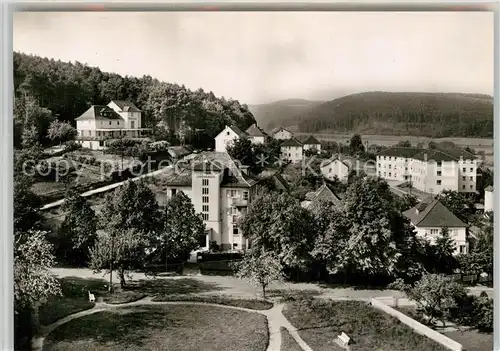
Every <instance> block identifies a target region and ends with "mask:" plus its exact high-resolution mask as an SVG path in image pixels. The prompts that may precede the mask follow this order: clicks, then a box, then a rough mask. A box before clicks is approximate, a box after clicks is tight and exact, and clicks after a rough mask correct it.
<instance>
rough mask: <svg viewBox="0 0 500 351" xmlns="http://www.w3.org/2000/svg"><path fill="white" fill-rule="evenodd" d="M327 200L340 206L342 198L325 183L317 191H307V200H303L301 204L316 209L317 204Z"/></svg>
mask: <svg viewBox="0 0 500 351" xmlns="http://www.w3.org/2000/svg"><path fill="white" fill-rule="evenodd" d="M325 202H331V203H333V204H334V205H337V206H339V205H340V204H341V203H342V200H341V199H340V197H338V196H337V195H336V194H335V193H334V192H333V191H332V190H331V189H330V188H329V187H328V185H326V184H325V183H324V184H323V185H322V186H321V187H319V189H317V190H316V191H313V192H311V193H307V195H306V200H304V201H302V202H301V206H302V207H304V208H308V209H312V210H314V208H315V207H316V206H319V205H321V203H325Z"/></svg>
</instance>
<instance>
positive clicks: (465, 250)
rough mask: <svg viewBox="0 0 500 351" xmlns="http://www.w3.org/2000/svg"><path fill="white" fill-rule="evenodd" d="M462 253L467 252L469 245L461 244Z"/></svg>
mask: <svg viewBox="0 0 500 351" xmlns="http://www.w3.org/2000/svg"><path fill="white" fill-rule="evenodd" d="M460 253H467V246H466V245H460Z"/></svg>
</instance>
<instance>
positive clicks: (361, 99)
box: [253, 92, 493, 138]
mask: <svg viewBox="0 0 500 351" xmlns="http://www.w3.org/2000/svg"><path fill="white" fill-rule="evenodd" d="M268 106H269V107H268V108H270V107H271V106H272V104H269V105H268ZM288 106H289V107H290V105H288ZM261 109H264V108H263V107H261ZM274 110H275V111H277V112H276V115H274V116H272V118H274V119H275V120H276V122H277V123H278V125H282V126H298V129H299V130H300V131H301V132H306V133H318V132H332V133H360V134H365V135H366V134H377V135H414V136H427V137H480V138H481V137H484V138H491V137H493V98H492V97H491V96H488V95H482V94H459V93H413V92H407V93H391V92H365V93H359V94H352V95H347V96H344V97H341V98H338V99H334V100H331V101H328V102H324V103H320V104H313V105H310V106H308V107H307V108H306V107H304V105H302V106H300V107H298V108H288V109H284V110H283V111H282V113H281V112H279V110H277V109H274ZM253 112H254V114H255V116H256V118H257V120H260V119H261V118H263V117H262V116H261V115H259V111H256V110H254V111H253Z"/></svg>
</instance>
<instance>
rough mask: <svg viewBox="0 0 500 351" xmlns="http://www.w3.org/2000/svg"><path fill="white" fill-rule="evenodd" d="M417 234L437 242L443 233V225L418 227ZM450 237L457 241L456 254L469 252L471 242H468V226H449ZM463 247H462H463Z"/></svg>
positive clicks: (433, 242)
mask: <svg viewBox="0 0 500 351" xmlns="http://www.w3.org/2000/svg"><path fill="white" fill-rule="evenodd" d="M416 231H417V235H418V236H420V237H421V238H425V239H427V240H429V241H430V242H431V243H432V244H435V242H436V239H437V238H438V236H439V235H441V231H442V228H441V227H416ZM448 232H449V234H450V237H451V238H452V239H453V241H454V242H455V254H459V253H461V250H462V253H467V252H469V244H468V242H467V234H466V232H467V230H466V228H448ZM461 247H462V248H461ZM463 250H465V252H464V251H463Z"/></svg>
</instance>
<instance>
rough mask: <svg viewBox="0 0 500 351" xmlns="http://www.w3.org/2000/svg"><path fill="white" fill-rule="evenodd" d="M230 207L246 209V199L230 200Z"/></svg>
mask: <svg viewBox="0 0 500 351" xmlns="http://www.w3.org/2000/svg"><path fill="white" fill-rule="evenodd" d="M231 205H232V206H234V207H247V206H248V199H243V198H232V199H231Z"/></svg>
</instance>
